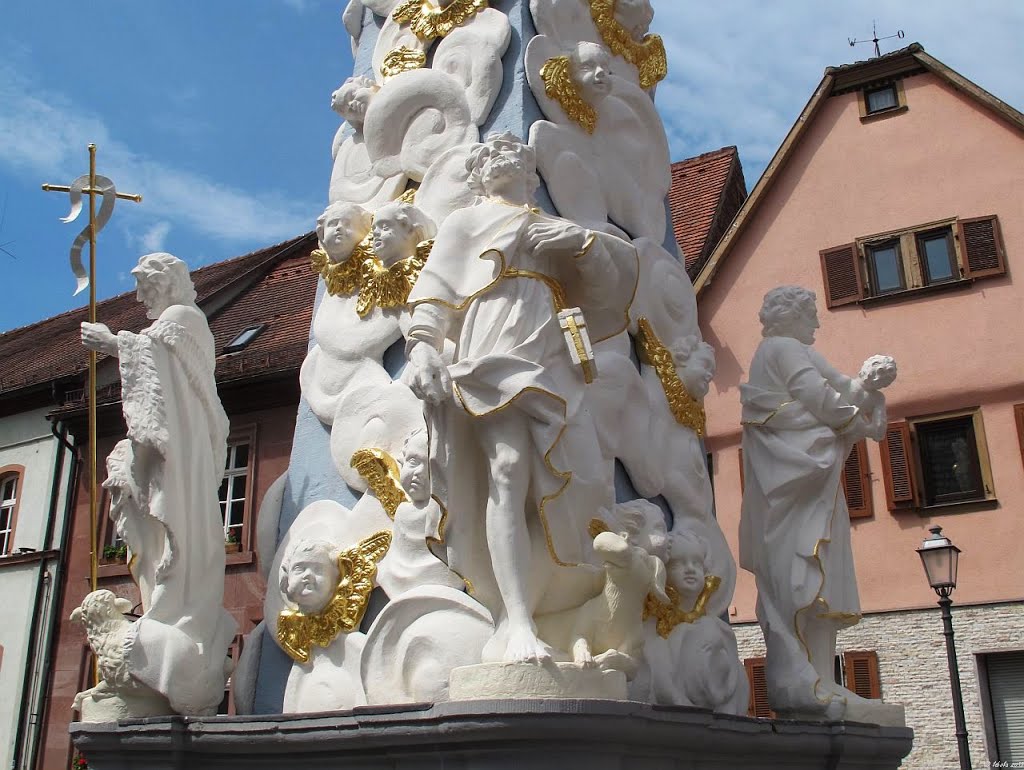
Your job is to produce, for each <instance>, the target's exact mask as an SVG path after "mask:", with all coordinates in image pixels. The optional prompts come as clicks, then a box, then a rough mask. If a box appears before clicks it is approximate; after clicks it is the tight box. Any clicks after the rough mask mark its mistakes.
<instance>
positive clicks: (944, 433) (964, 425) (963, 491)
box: [917, 416, 985, 505]
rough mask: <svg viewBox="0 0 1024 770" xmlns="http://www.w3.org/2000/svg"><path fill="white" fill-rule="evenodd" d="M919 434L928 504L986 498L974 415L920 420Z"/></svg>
mask: <svg viewBox="0 0 1024 770" xmlns="http://www.w3.org/2000/svg"><path fill="white" fill-rule="evenodd" d="M917 434H918V437H919V439H920V446H921V467H922V470H923V471H924V480H925V497H926V502H927V504H929V505H934V504H935V503H943V502H955V501H959V500H976V499H977V500H981V499H984V497H985V490H984V488H983V487H982V483H981V467H980V464H979V462H978V449H977V445H976V443H975V438H974V423H973V420H972V419H971V417H969V416H968V417H958V418H956V419H953V420H942V421H938V422H930V423H919V424H918V426H917Z"/></svg>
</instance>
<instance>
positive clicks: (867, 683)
mask: <svg viewBox="0 0 1024 770" xmlns="http://www.w3.org/2000/svg"><path fill="white" fill-rule="evenodd" d="M842 684H843V686H844V687H846V689H847V690H850V691H851V692H853V693H855V694H857V695H859V696H860V697H862V698H876V699H877V698H881V697H882V680H881V676H880V675H879V673H878V653H876V652H875V651H874V650H852V651H847V652H844V653H843V682H842Z"/></svg>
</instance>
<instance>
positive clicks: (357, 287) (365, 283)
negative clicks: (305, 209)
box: [299, 201, 434, 491]
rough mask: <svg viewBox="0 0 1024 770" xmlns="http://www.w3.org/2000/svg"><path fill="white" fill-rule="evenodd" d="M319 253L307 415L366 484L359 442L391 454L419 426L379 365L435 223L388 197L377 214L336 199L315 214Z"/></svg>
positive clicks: (358, 483)
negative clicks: (356, 461)
mask: <svg viewBox="0 0 1024 770" xmlns="http://www.w3.org/2000/svg"><path fill="white" fill-rule="evenodd" d="M317 235H318V237H319V239H320V246H321V250H320V252H319V253H318V254H317V256H316V259H318V260H319V261H318V263H317V264H318V266H319V268H320V272H321V275H322V276H323V277H324V279H325V282H326V284H327V287H326V288H327V293H326V294H325V295H324V296H323V298H322V300H321V302H320V304H319V305H318V306H317V310H316V315H315V317H314V319H313V336H314V338H315V341H316V344H315V345H313V347H312V348H310V351H309V353H308V354H307V356H306V360H305V361H304V362H303V364H302V369H301V372H300V377H299V379H300V382H301V384H302V391H303V395H304V396H305V398H306V401H307V402H308V403H309V405H310V408H311V409H312V410H313V413H314V414H315V415H316V416H317V417H318V418H319V419H320V421H321V422H323V423H325V424H326V425H330V426H332V430H331V456H332V458H333V460H334V464H335V467H336V468H337V469H338V472H339V473H340V474H341V477H342V479H344V481H345V482H346V483H347V484H348V485H349V486H351V487H353V488H355V489H357V490H360V491H361V490H365V489H366V485H365V482H364V481H363V479H362V478H361V477H360V475H359V473H358V472H357V471H356V470H355V469H353V468H352V465H351V459H352V455H353V454H354V453H355V452H356V451H357V450H359V449H364V448H379V449H383V450H385V451H387V452H389V453H392V454H397V453H398V452H399V451H400V450H401V448H402V442H403V441H404V439H405V437H406V436H407V435H408V434H409V433H410V432H411V431H412V430H413V429H415V428H416V427H419V426H422V425H423V419H422V409H421V407H420V403H419V401H418V400H417V399H416V397H415V396H413V394H412V392H411V391H410V390H409V389H408V387H406V386H405V385H403V384H402V383H400V382H392V379H391V375H389V374H388V373H387V371H386V370H385V369H384V366H383V359H384V354H385V351H387V349H388V348H389V347H390V346H391V345H393V344H394V343H395V342H397V341H398V340H399V339H401V337H402V330H403V327H404V326H407V324H408V313H407V312H406V311H405V300H406V297H408V294H409V290H410V288H411V286H412V284H413V283H414V282H415V280H416V277H417V275H418V273H419V269H420V267H421V266H422V264H423V258H424V255H423V254H422V253H420V250H419V247H420V246H421V245H423V244H426V243H427V242H428V241H429V240H430V239H431V238H432V237H433V235H434V225H433V222H431V221H430V218H429V217H427V216H426V215H425V214H424V213H423V212H422V211H421V210H420V209H419V208H418V207H416V206H413V205H411V204H409V203H405V202H402V201H392V202H390V203H386V204H384V205H383V206H381V208H379V209H378V210H377V212H376V214H375V215H373V216H371V215H370V214H369V212H367V211H366V210H365V209H363V208H362V207H360V206H356V205H353V204H339V203H334V204H331V205H330V206H328V207H327V209H326V210H325V211H324V213H323V214H322V215H321V216H320V218H319V219H318V220H317Z"/></svg>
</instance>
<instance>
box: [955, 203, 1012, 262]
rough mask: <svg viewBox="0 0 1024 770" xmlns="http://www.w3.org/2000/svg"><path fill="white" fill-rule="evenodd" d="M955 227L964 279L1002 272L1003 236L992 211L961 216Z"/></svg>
mask: <svg viewBox="0 0 1024 770" xmlns="http://www.w3.org/2000/svg"><path fill="white" fill-rule="evenodd" d="M957 229H958V237H959V238H960V249H961V250H962V253H963V263H964V264H963V269H964V278H986V277H988V276H992V275H1004V274H1005V273H1006V252H1005V249H1004V248H1003V236H1002V233H1001V232H1000V230H999V220H998V219H997V218H996V216H995V215H994V214H993V215H991V216H987V217H974V218H973V219H961V220H960V221H959V222H957Z"/></svg>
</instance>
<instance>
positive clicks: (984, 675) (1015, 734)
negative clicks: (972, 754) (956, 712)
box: [978, 650, 1024, 767]
mask: <svg viewBox="0 0 1024 770" xmlns="http://www.w3.org/2000/svg"><path fill="white" fill-rule="evenodd" d="M978 679H979V683H980V684H981V708H982V714H983V716H984V723H985V743H986V745H987V748H988V759H989V762H990V763H991V764H992V766H993V767H995V763H996V762H1007V763H1010V762H1022V763H1024V651H1022V650H1016V651H1012V652H995V653H988V654H985V655H979V656H978ZM1006 766H1007V767H1009V766H1010V765H1006Z"/></svg>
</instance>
